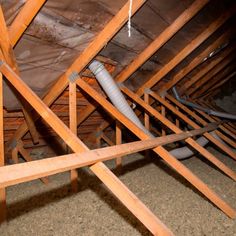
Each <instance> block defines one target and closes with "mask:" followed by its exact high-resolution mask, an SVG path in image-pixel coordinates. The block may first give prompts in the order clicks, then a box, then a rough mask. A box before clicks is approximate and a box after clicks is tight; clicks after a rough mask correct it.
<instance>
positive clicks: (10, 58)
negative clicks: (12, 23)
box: [0, 6, 39, 143]
mask: <svg viewBox="0 0 236 236" xmlns="http://www.w3.org/2000/svg"><path fill="white" fill-rule="evenodd" d="M0 26H1V27H0V35H2V36H4V37H0V47H1V49H2V52H3V56H4V58H5V60H6V62H7V63H8V65H9V66H11V68H12V69H13V70H14V71H15V72H16V73H17V74H18V75H19V69H18V66H17V63H16V59H15V56H14V52H13V48H12V45H11V42H10V38H9V35H8V30H7V26H6V22H5V19H4V15H3V11H2V8H1V6H0ZM16 95H17V98H18V99H19V100H20V102H21V104H22V110H23V113H24V116H25V120H26V122H27V125H28V128H29V130H30V134H31V136H32V139H33V142H34V143H38V142H39V136H38V132H37V130H36V128H35V125H34V122H33V120H32V117H31V113H30V109H29V106H28V105H27V103H26V101H25V100H24V99H23V98H22V97H21V96H19V95H18V94H17V93H16Z"/></svg>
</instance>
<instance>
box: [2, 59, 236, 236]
mask: <svg viewBox="0 0 236 236" xmlns="http://www.w3.org/2000/svg"><path fill="white" fill-rule="evenodd" d="M0 71H1V72H2V73H3V74H4V76H5V77H6V78H7V80H8V81H9V82H10V83H11V84H12V85H13V86H14V87H15V88H16V89H17V91H18V92H19V93H21V94H24V96H25V98H26V99H27V100H28V101H30V103H31V105H32V106H33V108H34V109H35V110H36V111H37V112H38V113H39V114H40V115H41V117H42V118H43V119H44V120H45V121H46V122H47V123H48V124H49V125H50V126H51V127H52V128H53V129H54V131H55V132H56V133H57V134H58V135H59V136H60V137H61V138H62V139H63V140H64V141H65V143H66V144H67V145H68V146H69V147H70V148H71V149H72V150H73V151H74V152H76V153H82V152H85V151H88V150H89V149H88V147H87V146H86V145H85V144H84V143H83V142H82V141H81V140H80V139H79V138H78V137H77V136H76V135H75V134H74V133H73V132H72V131H71V130H70V129H69V128H68V127H67V126H66V125H65V124H64V123H63V122H62V121H61V120H60V119H59V118H58V117H57V116H56V115H55V114H54V113H53V112H52V111H51V110H50V109H49V108H48V107H47V106H46V105H45V103H44V102H43V101H42V100H41V99H40V98H39V97H37V95H36V94H35V93H34V92H33V91H32V90H31V89H30V88H29V87H28V86H27V85H26V84H25V83H24V82H23V81H22V80H21V79H20V78H19V77H18V76H17V74H15V73H14V71H13V70H12V69H11V68H10V67H9V66H8V65H7V64H6V63H4V62H2V64H1V66H0ZM89 168H90V170H91V171H92V172H93V173H94V174H95V175H96V176H97V177H98V178H99V179H100V180H101V181H102V182H103V183H104V184H105V185H106V186H107V188H108V189H109V190H110V191H111V192H112V193H113V194H114V195H115V196H116V197H117V198H118V199H119V200H120V201H121V202H122V203H123V204H124V205H125V206H126V207H127V208H128V209H129V210H130V211H131V212H132V213H133V214H134V215H135V216H136V217H137V218H138V219H139V220H140V221H141V222H142V223H143V224H144V225H145V226H146V227H147V229H148V230H149V231H150V232H152V233H153V234H154V235H158V234H162V235H173V234H172V232H170V230H169V229H168V228H167V227H166V226H165V225H164V224H163V223H162V222H161V221H160V220H159V219H158V218H157V217H156V216H155V215H154V214H153V213H152V212H151V211H150V210H149V209H148V208H147V207H146V206H145V205H144V204H143V203H142V202H141V201H140V200H139V199H138V198H137V197H136V196H135V195H134V194H133V193H132V192H131V191H130V190H129V189H128V188H127V187H126V186H125V185H124V184H123V183H122V182H121V181H120V180H119V179H118V178H117V177H116V176H115V175H114V174H113V173H112V172H111V171H110V170H109V169H108V168H107V167H106V166H105V165H104V164H103V163H102V162H98V163H96V164H94V165H92V166H90V167H89ZM218 200H219V199H217V201H218ZM218 205H219V207H222V209H223V210H225V211H226V212H227V214H228V215H229V216H230V217H234V214H235V212H234V211H233V209H231V208H230V207H229V206H228V205H227V204H226V203H224V202H223V201H222V200H220V202H219V204H218Z"/></svg>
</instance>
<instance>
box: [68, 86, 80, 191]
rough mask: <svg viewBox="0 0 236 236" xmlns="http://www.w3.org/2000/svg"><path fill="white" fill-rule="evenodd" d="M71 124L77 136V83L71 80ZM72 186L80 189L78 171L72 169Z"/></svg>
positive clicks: (73, 188) (71, 128) (73, 189)
mask: <svg viewBox="0 0 236 236" xmlns="http://www.w3.org/2000/svg"><path fill="white" fill-rule="evenodd" d="M69 126H70V130H71V131H72V132H73V133H74V134H75V135H76V136H77V103H76V83H75V82H69ZM70 179H71V188H72V191H73V192H77V191H78V172H77V170H76V169H75V170H71V171H70Z"/></svg>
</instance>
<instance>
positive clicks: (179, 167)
mask: <svg viewBox="0 0 236 236" xmlns="http://www.w3.org/2000/svg"><path fill="white" fill-rule="evenodd" d="M76 83H77V85H78V86H79V87H80V88H81V89H82V90H83V91H85V92H86V93H87V94H89V95H90V96H91V98H93V99H95V100H96V101H97V102H98V103H99V104H100V105H101V106H102V107H103V108H104V109H105V110H106V111H107V112H109V113H110V114H111V115H112V116H114V117H115V118H116V119H117V120H119V121H120V122H121V123H122V124H123V125H124V126H126V127H127V128H128V129H129V130H130V131H132V132H133V133H134V134H135V135H136V136H137V137H139V138H140V139H141V140H146V139H150V137H149V136H148V135H147V134H145V133H144V132H143V131H142V130H141V129H140V128H138V127H137V126H136V125H135V124H134V123H133V122H132V121H130V120H129V119H128V118H127V117H126V116H124V115H123V114H122V113H121V112H119V111H118V110H117V109H116V108H115V107H114V106H113V105H112V104H111V103H110V102H108V101H107V100H106V99H105V98H104V97H103V96H101V95H100V94H99V93H98V92H97V91H96V90H94V89H93V88H92V87H91V86H89V85H88V84H87V83H86V82H85V81H83V80H82V79H79V80H77V81H76ZM138 98H139V97H138ZM139 99H140V98H139ZM147 106H149V105H147ZM149 107H151V106H149ZM158 114H159V113H158ZM160 118H163V119H165V118H164V117H162V116H161V115H160ZM163 119H162V121H163ZM169 122H170V121H169V120H167V119H166V122H165V123H169ZM153 151H154V152H156V153H157V154H158V155H159V156H160V157H161V158H162V159H163V160H165V161H166V162H167V163H168V164H169V165H170V166H171V167H172V168H173V169H175V170H176V171H177V172H178V173H179V174H181V175H182V176H183V177H184V178H186V179H187V180H188V181H189V182H190V183H191V184H192V185H193V186H195V187H196V188H197V189H198V190H199V191H200V192H202V193H203V194H204V195H205V196H206V197H207V198H208V199H209V200H210V201H212V202H213V203H214V204H215V205H216V206H218V207H219V208H220V209H221V210H222V211H223V212H225V214H227V215H228V216H229V217H235V211H234V210H233V209H232V208H231V207H230V206H229V205H228V204H227V203H226V202H224V201H223V200H222V199H221V198H220V197H219V196H217V194H216V193H215V192H214V191H212V190H211V189H210V188H209V187H208V186H207V185H206V184H205V183H203V182H202V181H201V180H200V179H199V178H198V177H197V176H195V175H194V174H193V173H192V172H191V171H190V170H189V169H188V168H187V167H185V166H184V165H183V164H182V163H181V162H180V161H178V160H177V159H176V158H175V157H173V156H172V155H171V154H170V153H169V152H168V151H167V150H165V149H164V148H163V147H162V146H160V147H157V148H155V149H153Z"/></svg>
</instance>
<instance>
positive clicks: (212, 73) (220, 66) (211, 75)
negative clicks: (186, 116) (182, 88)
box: [187, 52, 235, 96]
mask: <svg viewBox="0 0 236 236" xmlns="http://www.w3.org/2000/svg"><path fill="white" fill-rule="evenodd" d="M234 58H235V55H234V52H232V54H230V55H229V56H228V57H226V58H225V59H224V60H222V61H221V62H220V63H218V64H217V65H215V67H214V68H213V69H211V70H210V71H209V72H208V73H207V74H206V75H205V76H203V77H202V78H200V79H199V80H198V81H196V83H194V85H193V87H191V88H190V89H188V91H187V94H188V95H189V96H192V94H194V93H198V92H199V91H200V90H201V91H204V90H205V86H203V85H205V84H206V83H207V87H208V82H210V81H211V80H212V81H214V80H213V78H214V76H216V75H217V74H218V73H219V72H220V71H224V69H225V68H226V67H227V66H228V65H229V64H230V63H231V62H232V61H233V60H234ZM203 87H204V88H203ZM203 89H204V90H203ZM199 93H200V92H199Z"/></svg>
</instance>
